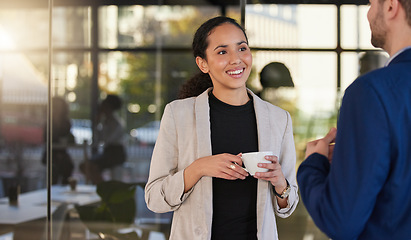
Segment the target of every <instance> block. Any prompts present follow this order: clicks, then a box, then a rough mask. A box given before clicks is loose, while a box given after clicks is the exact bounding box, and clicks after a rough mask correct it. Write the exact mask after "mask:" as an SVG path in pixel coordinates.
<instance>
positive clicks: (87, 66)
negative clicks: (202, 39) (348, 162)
mask: <svg viewBox="0 0 411 240" xmlns="http://www.w3.org/2000/svg"><path fill="white" fill-rule="evenodd" d="M367 4H368V1H353V0H352V1H348V0H347V1H346V0H344V1H338V0H337V1H327V0H316V1H314V0H288V1H287V0H277V1H276V0H264V1H263V0H261V1H259V0H248V1H246V0H230V1H216V0H209V1H206V0H180V1H179V0H143V1H135V0H70V1H68V0H15V1H5V0H0V214H1V215H3V217H0V218H1V219H0V239H2V240H6V239H108V237H107V236H110V237H112V239H115V238H118V239H151V240H154V239H167V236H168V231H169V224H170V221H171V218H172V214H171V213H166V214H154V213H152V212H150V211H149V210H148V209H147V208H146V206H145V203H144V191H143V187H144V184H145V181H146V180H147V177H148V171H149V165H150V158H151V153H152V150H153V146H154V144H155V141H156V138H157V134H158V130H159V120H160V118H161V116H162V113H163V110H164V106H165V104H167V103H168V102H170V101H172V100H174V99H176V97H177V93H178V90H179V88H180V86H181V84H182V83H183V82H185V81H186V80H188V79H189V77H190V76H191V75H193V74H195V73H196V72H197V71H198V69H197V66H196V64H195V61H194V58H193V56H192V53H191V41H192V36H193V34H194V31H195V30H196V29H197V27H198V26H199V25H200V24H201V23H202V22H204V21H205V20H206V19H208V18H211V17H214V16H217V15H226V16H229V17H232V18H235V19H237V20H238V22H239V23H241V24H242V25H243V26H244V27H245V29H246V32H247V34H248V38H249V45H250V47H251V50H252V54H253V63H254V64H253V70H252V73H251V76H250V79H249V82H248V87H249V88H250V89H251V90H253V91H254V92H255V93H258V94H260V96H261V97H262V98H264V99H266V100H267V101H270V102H272V103H273V104H275V105H278V106H280V107H282V108H284V109H286V110H287V111H289V112H290V113H291V116H292V119H293V128H294V137H295V146H296V150H297V167H298V165H299V163H300V162H301V161H302V160H303V156H304V151H305V144H306V142H307V141H310V140H312V139H316V138H318V137H322V136H323V135H324V134H325V133H326V132H328V130H329V128H330V127H333V126H335V125H336V121H337V117H338V107H339V104H340V100H341V97H342V95H343V93H344V90H345V88H346V87H347V86H348V85H349V84H350V83H351V82H352V81H353V80H354V79H355V78H356V77H357V76H358V75H360V74H363V73H365V72H367V71H369V70H372V69H374V68H376V67H380V66H382V65H383V64H384V62H385V60H386V59H387V55H386V54H385V53H381V52H380V51H379V50H378V49H374V48H373V47H372V46H371V44H370V36H371V33H370V30H369V27H368V22H367V18H366V14H367V11H368V6H367ZM270 63H276V64H270ZM266 66H267V68H266V70H265V71H262V70H263V69H264V68H265V67H266ZM109 95H116V96H118V97H120V99H121V101H122V105H121V107H120V108H119V109H117V111H116V113H115V117H116V119H118V120H119V122H121V126H122V127H123V135H122V141H121V145H122V146H124V149H125V153H126V158H125V161H123V162H120V163H118V164H115V165H113V166H110V167H107V168H105V169H104V170H103V171H101V172H100V174H101V177H102V179H103V180H104V182H106V183H107V182H109V181H113V180H115V181H118V182H120V183H123V184H125V185H121V186H122V187H124V188H125V189H128V190H130V191H131V193H132V195H133V198H132V201H133V202H134V203H135V209H134V208H132V210H131V211H132V212H133V215H132V216H131V217H132V220H127V221H126V224H125V225H121V226H116V227H115V228H114V227H113V229H114V230H113V229H112V230H110V231H109V232H106V233H104V231H103V230H101V231H100V230H95V229H94V228H93V227H90V225H89V223H90V221H91V222H92V221H96V222H100V221H102V222H104V223H107V222H108V223H109V224H111V223H113V222H116V220H113V219H109V220H107V219H105V220H100V219H98V220H96V219H93V220H90V219H85V218H84V216H82V214H81V210H79V208H77V207H76V206H78V205H86V206H94V207H96V206H97V207H98V206H99V207H100V208H101V204H102V202H103V203H104V200H105V199H104V196H106V195H104V193H102V192H104V190H101V189H110V191H111V187H110V186H108V187H107V186H103V185H104V184H102V185H98V184H96V183H93V182H92V181H90V178H88V176H87V174H86V173H87V171H86V170H84V169H83V170H82V168H81V167H80V166H81V164H82V163H84V162H87V161H90V160H91V159H93V157H94V156H96V155H98V154H99V153H102V152H104V151H105V149H106V148H105V146H107V145H108V143H107V141H106V139H104V138H102V137H101V136H102V132H104V130H103V126H104V124H103V123H102V122H101V119H100V118H99V113H100V104H101V102H102V101H103V100H104V99H106V97H107V96H109ZM56 99H60V100H63V102H64V103H65V106H64V103H63V105H59V103H57V100H56ZM53 106H54V107H53ZM63 109H66V110H67V111H63ZM64 119H65V120H64ZM64 121H66V122H67V123H68V124H66V125H65V131H66V132H65V134H61V136H60V135H57V134H58V133H59V131H60V130H58V127H59V125H60V124H59V123H62V122H64ZM62 132H63V130H62ZM119 144H120V143H119ZM59 174H61V178H59V176H60V175H59ZM73 182H74V183H77V188H76V189H71V188H69V183H73ZM127 184H128V185H127ZM16 187H18V188H19V193H20V194H19V200H18V204H17V206H16V205H13V206H12V205H11V204H10V202H9V199H8V197H9V195H10V194H11V189H13V188H16ZM83 187H84V188H83ZM96 188H97V192H96ZM116 188H117V189H120V188H121V187H117V185H116ZM58 189H59V190H58ZM61 189H62V190H61ZM79 189H80V190H81V189H83V190H81V191H80V190H79ZM98 189H100V190H101V191H98ZM53 191H55V193H56V194H57V195H53ZM59 191H63V192H59ZM110 193H112V192H110ZM30 194H31V195H30ZM35 194H37V195H35ZM64 194H68V195H64ZM32 195H33V196H34V195H35V197H33V196H32ZM32 198H34V199H37V200H39V199H41V201H42V202H41V203H42V204H40V202H39V203H38V204H37V205H36V206H35V207H33V206H32V205H33V204H29V202H31V203H33V200H32ZM86 198H87V199H86ZM37 200H36V201H37ZM83 200H84V201H83ZM86 200H87V201H86ZM25 201H27V203H26V202H25ZM62 203H65V205H67V206H65V208H64V209H63V210H61V206H62V205H63V204H62ZM39 206H41V208H39ZM104 206H110V204H109V203H106V205H104ZM26 208H27V209H26ZM57 210H60V211H61V212H63V213H64V214H59V211H57ZM111 210H112V209H111ZM31 211H33V213H32V212H31ZM113 211H114V210H113ZM34 212H36V214H37V215H36V214H34ZM3 213H4V214H3ZM6 213H7V214H9V215H7V214H6ZM20 215H21V216H20ZM28 215H32V216H33V217H32V218H28V217H27V216H28ZM59 216H60V218H58V217H59ZM53 221H54V222H55V223H56V224H54V225H53V224H52V223H53ZM111 225H112V226H114V225H115V224H111ZM278 225H279V235H280V239H287V240H288V239H291V240H294V239H304V240H314V239H328V238H327V237H326V236H325V235H323V234H322V233H321V231H320V230H319V229H317V228H316V227H315V225H314V223H313V222H312V221H311V219H310V217H309V216H308V215H307V213H306V211H305V208H304V205H303V203H302V202H301V201H300V204H299V207H298V209H297V212H296V213H295V214H293V216H292V217H290V218H289V219H286V220H282V219H279V223H278ZM23 233H25V234H28V235H24V234H23ZM117 233H119V234H117ZM134 233H135V234H134ZM104 234H105V235H104ZM121 234H123V235H121ZM37 235H38V238H37V237H36V236H37ZM27 236H30V237H29V238H27ZM104 237H105V238H104Z"/></svg>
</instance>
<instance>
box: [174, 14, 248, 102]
mask: <svg viewBox="0 0 411 240" xmlns="http://www.w3.org/2000/svg"><path fill="white" fill-rule="evenodd" d="M224 23H231V24H233V25H234V26H236V27H238V28H239V29H241V31H242V32H243V33H244V36H245V39H246V41H247V42H248V38H247V34H246V33H245V30H244V28H243V27H241V26H240V24H238V23H237V21H236V20H235V19H232V18H229V17H225V16H218V17H214V18H211V19H209V20H207V21H206V22H204V23H203V24H202V25H201V26H200V27H199V28H198V29H197V31H196V33H195V34H194V38H193V44H192V48H193V55H194V58H196V57H201V58H203V59H207V56H206V49H207V47H208V36H209V35H210V34H211V32H212V31H213V29H214V28H216V27H218V26H220V25H222V24H224ZM212 86H213V83H212V81H211V78H210V75H208V74H207V73H203V72H200V73H197V74H196V75H194V76H193V77H191V78H190V79H189V80H188V81H187V82H185V83H184V84H183V85H182V86H181V88H180V92H179V93H178V98H179V99H182V98H188V97H195V96H198V95H200V94H201V93H202V92H204V91H205V90H206V89H207V88H209V87H212Z"/></svg>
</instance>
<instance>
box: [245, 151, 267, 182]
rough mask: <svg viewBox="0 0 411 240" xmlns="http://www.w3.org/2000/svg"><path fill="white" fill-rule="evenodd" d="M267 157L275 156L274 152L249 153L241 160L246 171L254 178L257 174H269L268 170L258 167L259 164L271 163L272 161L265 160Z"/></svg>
mask: <svg viewBox="0 0 411 240" xmlns="http://www.w3.org/2000/svg"><path fill="white" fill-rule="evenodd" d="M267 155H274V154H273V152H271V151H268V152H249V153H243V154H242V156H241V160H243V163H244V166H245V170H246V171H247V172H248V173H250V175H252V176H254V174H255V173H256V172H267V171H268V169H267V168H260V167H258V166H257V164H258V163H271V161H269V160H267V159H265V158H264V157H265V156H267Z"/></svg>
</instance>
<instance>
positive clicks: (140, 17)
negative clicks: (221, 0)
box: [99, 5, 219, 48]
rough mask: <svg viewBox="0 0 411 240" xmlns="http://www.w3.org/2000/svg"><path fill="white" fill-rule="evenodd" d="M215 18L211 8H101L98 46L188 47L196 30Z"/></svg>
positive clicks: (213, 8) (214, 12)
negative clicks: (207, 20) (208, 19)
mask: <svg viewBox="0 0 411 240" xmlns="http://www.w3.org/2000/svg"><path fill="white" fill-rule="evenodd" d="M218 14H219V9H218V8H216V7H212V6H204V7H201V8H196V7H193V6H139V5H134V6H104V7H101V8H100V9H99V23H100V24H99V26H100V27H99V32H100V34H99V45H100V47H103V48H116V47H153V46H158V45H157V44H159V43H160V44H161V46H179V47H181V46H184V47H190V45H191V40H192V36H193V33H194V32H193V31H194V30H195V29H196V28H197V26H198V25H199V24H201V23H202V22H203V21H204V20H205V19H207V18H209V17H210V16H215V15H218Z"/></svg>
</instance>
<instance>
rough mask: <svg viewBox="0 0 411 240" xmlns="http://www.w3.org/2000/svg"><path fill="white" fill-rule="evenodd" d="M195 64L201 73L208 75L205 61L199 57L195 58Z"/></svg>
mask: <svg viewBox="0 0 411 240" xmlns="http://www.w3.org/2000/svg"><path fill="white" fill-rule="evenodd" d="M196 63H197V66H198V68H199V69H200V70H201V71H202V72H203V73H208V64H207V61H206V60H205V59H203V58H201V57H196Z"/></svg>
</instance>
